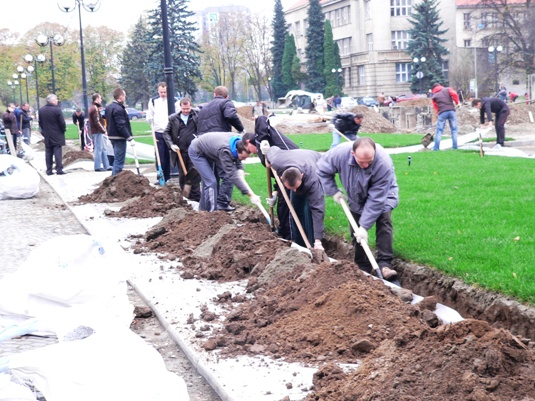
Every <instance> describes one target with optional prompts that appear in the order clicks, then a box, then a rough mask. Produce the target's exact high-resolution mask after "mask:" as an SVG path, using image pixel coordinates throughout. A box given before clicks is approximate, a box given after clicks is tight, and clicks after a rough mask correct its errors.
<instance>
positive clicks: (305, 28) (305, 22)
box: [303, 18, 308, 33]
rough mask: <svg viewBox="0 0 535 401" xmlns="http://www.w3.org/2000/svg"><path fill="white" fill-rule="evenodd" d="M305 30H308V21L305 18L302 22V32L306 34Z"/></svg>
mask: <svg viewBox="0 0 535 401" xmlns="http://www.w3.org/2000/svg"><path fill="white" fill-rule="evenodd" d="M307 29H308V19H306V18H305V19H304V20H303V32H304V33H306V31H307Z"/></svg>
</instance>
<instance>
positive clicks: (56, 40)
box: [54, 33, 65, 46]
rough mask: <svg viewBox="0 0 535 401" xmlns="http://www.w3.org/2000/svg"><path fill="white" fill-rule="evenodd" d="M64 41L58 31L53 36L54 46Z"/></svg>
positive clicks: (60, 44)
mask: <svg viewBox="0 0 535 401" xmlns="http://www.w3.org/2000/svg"><path fill="white" fill-rule="evenodd" d="M64 43H65V38H64V37H63V36H61V35H60V34H59V33H58V34H57V35H55V36H54V44H55V45H56V46H62V45H63V44H64Z"/></svg>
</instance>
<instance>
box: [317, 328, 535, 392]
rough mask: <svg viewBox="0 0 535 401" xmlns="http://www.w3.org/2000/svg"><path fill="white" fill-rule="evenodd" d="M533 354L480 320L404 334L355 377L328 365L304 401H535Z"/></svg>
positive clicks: (378, 352) (381, 349)
mask: <svg viewBox="0 0 535 401" xmlns="http://www.w3.org/2000/svg"><path fill="white" fill-rule="evenodd" d="M534 373H535V359H534V353H533V351H532V350H529V349H527V347H526V345H525V344H523V343H522V342H520V341H519V340H518V339H517V338H515V337H514V336H512V335H511V333H509V332H508V331H505V330H497V329H493V328H491V327H490V326H489V325H488V324H487V323H486V322H483V321H480V320H465V321H463V322H460V323H457V324H455V325H446V326H441V327H439V328H438V329H436V330H432V329H425V330H420V331H415V332H411V331H410V330H405V329H402V330H401V331H400V332H398V333H396V335H395V337H394V338H393V339H392V340H389V341H385V342H384V343H383V344H381V346H380V347H379V348H377V349H376V350H375V351H374V352H373V354H372V355H370V357H369V358H367V359H365V360H364V362H363V364H362V365H361V366H360V367H359V368H358V369H357V370H356V371H355V372H354V373H350V374H344V373H343V372H342V371H341V369H340V368H339V367H337V366H333V365H327V366H325V367H323V368H320V370H319V371H318V372H317V373H316V374H315V377H314V386H315V394H314V395H311V396H309V397H307V400H310V401H312V400H322V401H346V400H347V401H349V400H372V399H373V400H385V401H387V400H407V401H409V400H414V401H417V400H418V401H420V400H433V401H442V400H467V401H468V400H470V401H498V400H524V401H533V400H535V398H534V394H535V378H534Z"/></svg>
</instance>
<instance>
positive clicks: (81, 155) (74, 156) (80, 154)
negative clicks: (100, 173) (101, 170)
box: [62, 150, 94, 166]
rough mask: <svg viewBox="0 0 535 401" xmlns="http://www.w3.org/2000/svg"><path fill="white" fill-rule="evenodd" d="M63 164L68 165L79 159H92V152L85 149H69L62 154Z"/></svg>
mask: <svg viewBox="0 0 535 401" xmlns="http://www.w3.org/2000/svg"><path fill="white" fill-rule="evenodd" d="M62 160H63V165H64V166H68V165H69V164H72V163H74V162H76V161H79V160H94V158H93V153H91V152H86V151H85V150H69V151H67V152H65V153H64V154H63V157H62Z"/></svg>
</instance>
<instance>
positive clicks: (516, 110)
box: [507, 103, 535, 124]
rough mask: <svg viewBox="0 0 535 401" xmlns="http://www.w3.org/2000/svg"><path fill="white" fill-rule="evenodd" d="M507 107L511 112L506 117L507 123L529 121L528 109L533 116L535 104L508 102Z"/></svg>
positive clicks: (534, 114)
mask: <svg viewBox="0 0 535 401" xmlns="http://www.w3.org/2000/svg"><path fill="white" fill-rule="evenodd" d="M509 108H510V110H511V114H510V115H509V117H508V118H507V123H508V124H522V123H529V122H530V118H529V112H530V111H531V114H532V116H533V118H535V104H525V103H515V104H510V105H509Z"/></svg>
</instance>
